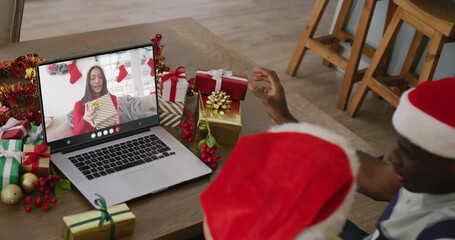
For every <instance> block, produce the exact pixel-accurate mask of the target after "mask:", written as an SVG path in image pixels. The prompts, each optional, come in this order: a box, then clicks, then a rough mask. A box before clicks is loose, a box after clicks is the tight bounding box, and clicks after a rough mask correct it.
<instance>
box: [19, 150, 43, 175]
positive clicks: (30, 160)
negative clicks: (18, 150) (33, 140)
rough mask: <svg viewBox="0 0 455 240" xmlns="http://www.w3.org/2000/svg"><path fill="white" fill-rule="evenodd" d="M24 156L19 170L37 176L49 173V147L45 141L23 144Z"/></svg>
mask: <svg viewBox="0 0 455 240" xmlns="http://www.w3.org/2000/svg"><path fill="white" fill-rule="evenodd" d="M23 151H24V154H25V157H24V159H23V161H22V163H21V172H23V173H25V172H31V173H34V174H35V175H37V176H39V177H47V176H48V175H49V165H50V147H48V146H47V144H46V143H45V142H41V143H40V144H38V145H33V144H24V150H23Z"/></svg>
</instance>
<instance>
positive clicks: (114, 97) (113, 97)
mask: <svg viewBox="0 0 455 240" xmlns="http://www.w3.org/2000/svg"><path fill="white" fill-rule="evenodd" d="M109 95H110V96H111V99H112V100H117V96H115V95H114V94H112V93H109Z"/></svg>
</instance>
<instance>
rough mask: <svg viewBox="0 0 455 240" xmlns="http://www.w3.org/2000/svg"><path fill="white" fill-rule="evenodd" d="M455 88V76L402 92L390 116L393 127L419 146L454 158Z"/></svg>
mask: <svg viewBox="0 0 455 240" xmlns="http://www.w3.org/2000/svg"><path fill="white" fill-rule="evenodd" d="M454 90H455V78H448V79H442V80H437V81H434V82H426V83H423V84H420V85H419V86H417V88H412V89H410V90H408V91H406V92H404V93H403V94H402V96H401V98H400V103H399V105H398V107H397V109H396V110H395V113H394V115H393V118H392V123H393V126H394V128H395V130H396V131H397V132H398V133H399V134H400V135H402V136H403V137H405V138H406V139H408V140H409V141H411V142H412V143H413V144H415V145H417V146H419V147H420V148H422V149H424V150H426V151H428V152H430V153H432V154H435V155H438V156H442V157H445V158H449V159H454V160H455V126H454V123H455V92H454ZM416 91H417V92H416Z"/></svg>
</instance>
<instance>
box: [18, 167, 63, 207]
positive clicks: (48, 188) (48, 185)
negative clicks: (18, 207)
mask: <svg viewBox="0 0 455 240" xmlns="http://www.w3.org/2000/svg"><path fill="white" fill-rule="evenodd" d="M60 179H61V178H60V176H58V175H49V176H47V177H45V178H44V177H41V178H39V179H38V181H35V182H33V185H35V186H36V187H39V188H40V192H41V193H42V195H41V197H38V198H36V200H33V198H32V196H30V195H29V196H26V197H25V199H24V202H23V206H24V208H25V211H26V212H28V213H29V212H31V211H32V210H33V205H35V208H41V209H42V210H43V211H44V212H47V211H49V210H50V209H51V204H52V205H55V204H57V198H55V197H51V194H52V192H53V191H54V190H55V187H56V182H57V181H60Z"/></svg>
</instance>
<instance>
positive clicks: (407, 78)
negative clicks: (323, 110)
mask: <svg viewBox="0 0 455 240" xmlns="http://www.w3.org/2000/svg"><path fill="white" fill-rule="evenodd" d="M394 3H395V4H396V6H397V9H396V11H395V14H394V15H393V18H392V20H391V22H390V24H389V25H388V27H387V30H386V32H385V34H384V37H383V38H382V40H381V42H380V43H379V46H378V48H377V50H376V53H375V54H374V56H373V58H372V60H371V63H370V65H369V66H368V69H367V71H366V73H365V75H364V77H363V79H362V81H361V83H360V86H359V88H358V90H357V91H356V93H355V95H354V96H353V98H352V102H351V103H350V105H349V108H348V112H349V114H350V115H351V116H355V115H356V114H357V112H358V110H359V108H360V105H361V104H362V102H363V100H364V99H365V96H366V95H367V93H368V91H369V90H372V91H373V92H374V93H376V94H377V95H379V96H380V97H382V98H383V99H384V100H386V101H387V102H388V103H390V104H391V105H392V106H394V107H396V106H397V105H398V102H399V98H400V95H401V93H402V92H403V91H404V90H406V89H407V88H408V87H409V85H411V86H416V85H417V84H420V83H422V82H425V81H429V80H431V79H432V77H433V74H434V71H435V69H436V65H437V62H438V59H439V56H440V54H441V50H442V47H443V45H444V43H445V42H449V41H453V40H454V39H455V3H454V2H452V1H450V0H432V1H428V0H394ZM403 22H406V23H408V24H409V25H411V26H413V27H414V28H415V29H416V34H415V36H414V38H413V40H412V43H411V47H410V48H409V51H408V54H407V56H406V58H405V61H404V64H403V67H402V70H401V72H400V74H399V75H398V76H387V74H385V72H380V71H377V70H378V68H379V66H380V63H381V61H382V59H383V57H384V56H386V55H387V52H388V51H389V50H390V48H391V46H392V43H393V41H394V38H395V35H396V34H397V32H398V30H399V28H400V27H401V24H402V23H403ZM424 35H425V36H427V37H428V38H429V43H428V44H429V45H428V50H427V54H426V58H425V61H424V64H423V67H422V69H421V72H420V76H416V75H415V74H414V73H413V72H414V68H415V66H416V65H417V61H418V60H419V58H418V57H420V54H418V53H419V52H420V50H421V49H422V48H423V43H424V42H425V41H423V40H424Z"/></svg>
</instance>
